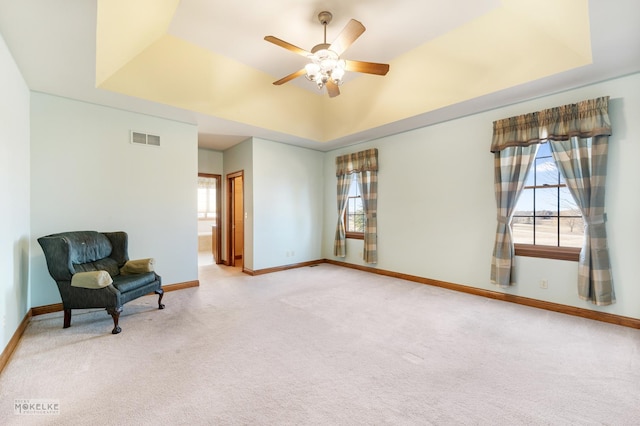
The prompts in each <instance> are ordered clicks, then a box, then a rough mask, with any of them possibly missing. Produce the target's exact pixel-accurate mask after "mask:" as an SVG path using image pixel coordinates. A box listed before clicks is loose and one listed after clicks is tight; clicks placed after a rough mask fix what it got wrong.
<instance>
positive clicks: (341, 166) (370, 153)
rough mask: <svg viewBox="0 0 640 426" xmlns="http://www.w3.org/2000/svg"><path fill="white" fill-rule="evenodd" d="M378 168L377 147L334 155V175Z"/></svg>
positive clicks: (371, 170)
mask: <svg viewBox="0 0 640 426" xmlns="http://www.w3.org/2000/svg"><path fill="white" fill-rule="evenodd" d="M377 170H378V149H377V148H371V149H367V150H364V151H360V152H354V153H352V154H345V155H341V156H339V157H336V176H344V175H350V174H352V173H359V172H374V171H377Z"/></svg>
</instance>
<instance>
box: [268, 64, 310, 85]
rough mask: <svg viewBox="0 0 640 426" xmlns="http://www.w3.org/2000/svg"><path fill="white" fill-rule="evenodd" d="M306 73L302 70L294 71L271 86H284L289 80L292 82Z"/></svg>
mask: <svg viewBox="0 0 640 426" xmlns="http://www.w3.org/2000/svg"><path fill="white" fill-rule="evenodd" d="M306 72H307V71H306V70H305V69H304V68H302V69H301V70H298V71H296V72H294V73H291V74H289V75H288V76H286V77H282V78H281V79H280V80H278V81H274V82H273V84H275V85H276V86H280V85H281V84H284V83H286V82H287V81H291V80H293V79H294V78H297V77H300V76H301V75H304V74H305V73H306Z"/></svg>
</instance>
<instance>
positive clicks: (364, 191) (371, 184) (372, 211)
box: [358, 171, 378, 263]
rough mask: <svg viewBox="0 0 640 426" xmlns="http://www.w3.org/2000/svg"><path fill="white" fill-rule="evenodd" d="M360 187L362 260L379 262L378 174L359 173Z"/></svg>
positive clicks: (371, 172)
mask: <svg viewBox="0 0 640 426" xmlns="http://www.w3.org/2000/svg"><path fill="white" fill-rule="evenodd" d="M358 185H360V194H361V195H362V206H363V207H364V214H365V221H364V250H363V252H362V258H363V260H364V261H365V262H367V263H377V262H378V214H377V211H378V172H376V171H366V172H360V173H358Z"/></svg>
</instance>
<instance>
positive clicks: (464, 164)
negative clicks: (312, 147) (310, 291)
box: [323, 74, 640, 318]
mask: <svg viewBox="0 0 640 426" xmlns="http://www.w3.org/2000/svg"><path fill="white" fill-rule="evenodd" d="M606 95H609V96H611V100H610V110H609V111H610V117H611V121H612V127H613V135H612V136H611V138H610V152H609V163H608V164H609V172H608V180H607V198H606V204H607V208H606V210H607V214H608V222H607V230H608V235H609V247H610V255H611V259H612V268H613V276H614V280H615V288H616V294H617V298H618V303H617V304H615V305H612V306H608V307H595V306H593V305H591V304H589V303H587V302H584V301H582V300H580V299H578V296H577V284H576V283H577V262H566V261H559V260H547V259H535V258H527V257H517V258H516V267H517V274H516V283H517V284H516V285H515V286H513V287H511V288H509V289H506V290H501V289H500V288H498V287H495V286H493V285H492V284H490V281H489V272H490V262H491V253H492V249H493V241H494V233H495V228H496V219H495V217H496V206H495V198H494V192H493V156H492V154H491V153H490V152H489V145H490V143H491V135H492V123H493V121H494V120H497V119H500V118H506V117H510V116H514V115H518V114H523V113H528V112H533V111H538V110H541V109H544V108H549V107H554V106H559V105H564V104H567V103H573V102H578V101H581V100H585V99H591V98H596V97H599V96H606ZM638 117H640V74H635V75H631V76H627V77H623V78H619V79H615V80H611V81H607V82H603V83H599V84H594V85H590V86H587V87H583V88H580V89H577V90H572V91H567V92H563V93H559V94H556V95H552V96H546V97H542V98H537V99H534V100H531V101H528V102H523V103H519V104H515V105H510V106H507V107H503V108H498V109H495V110H492V111H488V112H483V113H479V114H475V115H471V116H468V117H464V118H460V119H457V120H452V121H449V122H445V123H441V124H437V125H433V126H428V127H424V128H421V129H417V130H414V131H410V132H406V133H402V134H398V135H394V136H389V137H385V138H381V139H379V140H375V141H370V142H367V143H363V144H360V145H356V146H351V147H348V148H343V149H339V150H335V151H332V152H329V153H327V154H326V156H325V162H324V176H325V177H324V179H325V190H324V218H325V220H324V234H323V254H324V257H326V258H330V259H337V258H335V257H334V256H333V238H334V233H335V227H336V221H337V213H336V211H335V209H336V207H335V203H336V201H335V187H336V178H335V176H334V174H335V157H336V156H338V155H341V154H344V153H347V152H355V151H360V150H362V149H366V148H372V147H376V148H378V150H379V163H380V171H379V175H378V176H379V183H378V193H379V196H378V244H379V251H378V253H379V256H378V257H379V263H378V265H377V267H379V268H381V269H385V270H389V271H395V272H401V273H406V274H412V275H417V276H421V277H426V278H431V279H436V280H442V281H447V282H452V283H456V284H463V285H468V286H472V287H477V288H482V289H487V290H495V291H505V292H507V293H511V294H518V295H521V296H525V297H530V298H534V299H539V300H545V301H551V302H556V303H561V304H564V305H570V306H577V307H581V308H587V309H593V310H598V311H604V312H610V313H614V314H618V315H623V316H628V317H633V318H640V286H638V285H637V271H636V268H635V265H636V264H637V259H638V258H640V246H638V244H637V241H636V240H637V236H638V235H640V229H639V228H640V222H639V221H638V217H640V215H639V213H640V197H638V196H637V193H638V191H637V188H638V186H639V185H640V167H638V165H637V161H638V158H640V120H638ZM361 252H362V241H360V240H348V242H347V257H346V259H345V260H346V261H347V262H349V263H354V264H364V263H363V261H362V260H361V257H359V254H360V253H361ZM339 260H340V259H339ZM542 279H546V280H548V282H549V288H548V289H546V290H544V289H541V288H540V286H539V281H540V280H542Z"/></svg>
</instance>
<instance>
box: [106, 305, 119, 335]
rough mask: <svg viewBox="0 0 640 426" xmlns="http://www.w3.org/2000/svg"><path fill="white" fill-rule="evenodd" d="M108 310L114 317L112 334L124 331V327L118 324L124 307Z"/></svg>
mask: <svg viewBox="0 0 640 426" xmlns="http://www.w3.org/2000/svg"><path fill="white" fill-rule="evenodd" d="M107 312H108V313H109V315H111V317H112V318H113V330H111V334H118V333H120V332H121V331H122V329H121V328H120V326H119V325H118V320H119V319H120V312H122V307H119V308H107Z"/></svg>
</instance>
